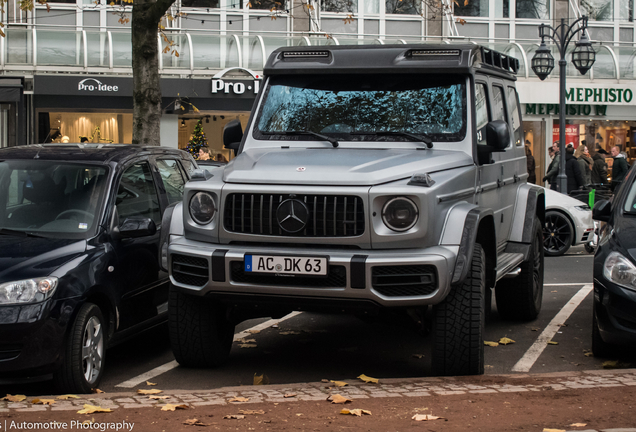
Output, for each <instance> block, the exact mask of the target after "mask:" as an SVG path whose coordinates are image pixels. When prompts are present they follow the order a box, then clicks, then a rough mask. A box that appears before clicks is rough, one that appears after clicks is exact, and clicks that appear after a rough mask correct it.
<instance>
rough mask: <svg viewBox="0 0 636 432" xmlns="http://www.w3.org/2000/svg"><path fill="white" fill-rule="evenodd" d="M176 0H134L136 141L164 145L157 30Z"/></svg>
mask: <svg viewBox="0 0 636 432" xmlns="http://www.w3.org/2000/svg"><path fill="white" fill-rule="evenodd" d="M173 2H174V0H134V4H133V12H132V26H131V27H132V28H131V33H132V66H133V136H132V142H133V144H140V145H156V146H158V145H161V140H160V133H159V129H160V124H161V82H160V78H159V55H160V54H159V45H158V42H157V31H158V26H159V21H160V20H161V17H162V16H163V14H164V13H165V12H166V11H167V10H168V8H169V7H170V6H171V5H172V3H173Z"/></svg>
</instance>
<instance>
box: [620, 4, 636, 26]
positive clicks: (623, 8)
mask: <svg viewBox="0 0 636 432" xmlns="http://www.w3.org/2000/svg"><path fill="white" fill-rule="evenodd" d="M618 11H619V12H618V13H619V14H620V19H621V20H626V21H630V22H632V21H634V0H620V5H619V10H618Z"/></svg>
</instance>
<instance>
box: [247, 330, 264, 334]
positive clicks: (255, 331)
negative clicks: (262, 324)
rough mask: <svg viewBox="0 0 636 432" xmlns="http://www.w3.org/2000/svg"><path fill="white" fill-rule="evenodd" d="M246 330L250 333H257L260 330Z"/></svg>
mask: <svg viewBox="0 0 636 432" xmlns="http://www.w3.org/2000/svg"><path fill="white" fill-rule="evenodd" d="M247 332H248V333H252V334H258V333H260V332H261V331H260V330H248V331H247Z"/></svg>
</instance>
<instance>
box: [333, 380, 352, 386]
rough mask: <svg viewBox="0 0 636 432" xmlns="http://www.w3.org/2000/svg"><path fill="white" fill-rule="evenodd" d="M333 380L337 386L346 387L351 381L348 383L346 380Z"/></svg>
mask: <svg viewBox="0 0 636 432" xmlns="http://www.w3.org/2000/svg"><path fill="white" fill-rule="evenodd" d="M331 382H332V383H334V384H335V385H336V387H344V386H348V385H349V383H346V382H344V381H334V380H331Z"/></svg>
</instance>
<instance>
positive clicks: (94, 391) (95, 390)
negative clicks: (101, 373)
mask: <svg viewBox="0 0 636 432" xmlns="http://www.w3.org/2000/svg"><path fill="white" fill-rule="evenodd" d="M93 393H105V392H104V390H100V389H93Z"/></svg>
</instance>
